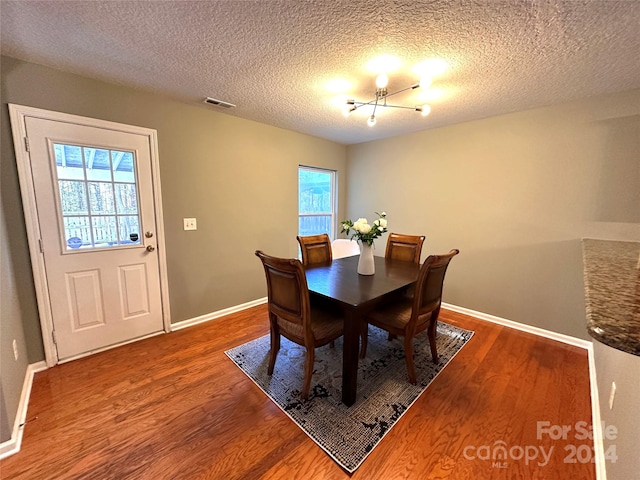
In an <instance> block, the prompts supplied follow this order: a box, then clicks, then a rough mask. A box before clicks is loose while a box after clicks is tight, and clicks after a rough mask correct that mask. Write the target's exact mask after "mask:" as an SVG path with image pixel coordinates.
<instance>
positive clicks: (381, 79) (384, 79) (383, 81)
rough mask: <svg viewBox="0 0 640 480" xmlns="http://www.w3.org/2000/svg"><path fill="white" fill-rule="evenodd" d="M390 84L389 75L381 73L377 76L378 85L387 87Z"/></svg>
mask: <svg viewBox="0 0 640 480" xmlns="http://www.w3.org/2000/svg"><path fill="white" fill-rule="evenodd" d="M388 84H389V77H388V76H387V75H386V74H385V73H381V74H380V75H378V76H377V77H376V87H378V88H385V87H386V86H387V85H388Z"/></svg>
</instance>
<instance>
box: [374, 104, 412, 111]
mask: <svg viewBox="0 0 640 480" xmlns="http://www.w3.org/2000/svg"><path fill="white" fill-rule="evenodd" d="M381 107H391V108H406V109H407V110H415V109H416V108H417V107H418V106H414V107H408V106H405V105H391V104H385V105H381Z"/></svg>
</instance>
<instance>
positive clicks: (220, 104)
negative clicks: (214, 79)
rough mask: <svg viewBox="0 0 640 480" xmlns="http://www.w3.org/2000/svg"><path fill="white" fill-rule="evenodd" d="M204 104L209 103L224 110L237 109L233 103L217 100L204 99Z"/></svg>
mask: <svg viewBox="0 0 640 480" xmlns="http://www.w3.org/2000/svg"><path fill="white" fill-rule="evenodd" d="M204 103H208V104H209V105H214V106H216V107H222V108H235V105H234V104H233V103H229V102H223V101H222V100H216V99H215V98H211V97H207V98H205V99H204Z"/></svg>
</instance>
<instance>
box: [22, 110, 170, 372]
mask: <svg viewBox="0 0 640 480" xmlns="http://www.w3.org/2000/svg"><path fill="white" fill-rule="evenodd" d="M24 128H25V129H26V136H27V138H28V151H29V156H30V160H31V175H32V178H33V190H34V194H35V202H36V210H37V217H38V223H39V229H40V241H41V245H40V250H41V252H42V255H43V258H44V269H45V272H46V284H47V290H48V297H49V303H50V310H51V319H52V324H53V337H54V342H55V348H56V350H57V357H58V359H59V360H65V359H70V358H73V357H77V356H82V355H86V354H88V353H90V352H92V351H95V350H101V349H104V348H106V347H109V346H112V345H116V344H120V343H124V342H128V341H131V340H134V339H136V338H139V337H144V336H148V335H150V334H153V333H156V332H160V331H162V330H163V329H164V321H163V314H162V295H161V287H160V273H159V263H158V251H157V249H156V246H157V244H156V239H157V228H156V221H155V218H156V217H155V206H154V195H153V186H154V185H153V177H152V171H151V150H150V149H151V146H150V142H149V137H148V136H146V135H141V134H136V133H128V132H123V131H119V130H113V129H107V128H98V127H95V126H87V125H79V124H75V123H69V122H65V121H57V120H50V119H43V118H37V117H29V116H27V117H25V119H24Z"/></svg>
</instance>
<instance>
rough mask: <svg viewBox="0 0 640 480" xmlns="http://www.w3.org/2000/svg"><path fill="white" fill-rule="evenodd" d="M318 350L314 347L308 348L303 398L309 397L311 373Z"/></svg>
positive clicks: (305, 360)
mask: <svg viewBox="0 0 640 480" xmlns="http://www.w3.org/2000/svg"><path fill="white" fill-rule="evenodd" d="M315 353H316V351H315V350H314V349H313V348H312V349H311V350H309V349H307V354H306V356H305V359H304V383H303V385H302V399H303V400H307V399H308V398H309V388H310V387H311V375H312V374H313V362H314V361H315Z"/></svg>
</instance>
